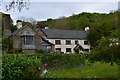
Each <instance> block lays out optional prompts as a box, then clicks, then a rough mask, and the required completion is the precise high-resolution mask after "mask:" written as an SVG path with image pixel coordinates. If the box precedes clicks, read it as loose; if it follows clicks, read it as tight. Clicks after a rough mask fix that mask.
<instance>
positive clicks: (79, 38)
mask: <svg viewBox="0 0 120 80" xmlns="http://www.w3.org/2000/svg"><path fill="white" fill-rule="evenodd" d="M46 38H47V37H46ZM47 39H80V38H47ZM80 40H87V38H86V39H80Z"/></svg>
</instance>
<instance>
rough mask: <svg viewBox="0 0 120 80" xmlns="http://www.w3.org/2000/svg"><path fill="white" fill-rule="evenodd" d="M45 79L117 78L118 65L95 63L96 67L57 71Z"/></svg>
mask: <svg viewBox="0 0 120 80" xmlns="http://www.w3.org/2000/svg"><path fill="white" fill-rule="evenodd" d="M44 77H46V78H119V77H118V65H116V64H114V66H110V64H109V63H100V62H97V63H96V66H91V65H88V64H86V65H85V66H84V67H79V68H76V67H74V68H69V69H67V68H66V69H57V70H54V71H52V72H48V73H47V74H46V75H45V76H44Z"/></svg>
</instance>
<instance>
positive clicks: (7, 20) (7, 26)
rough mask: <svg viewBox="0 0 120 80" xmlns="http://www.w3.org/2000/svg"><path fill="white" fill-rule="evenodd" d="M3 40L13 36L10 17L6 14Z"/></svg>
mask: <svg viewBox="0 0 120 80" xmlns="http://www.w3.org/2000/svg"><path fill="white" fill-rule="evenodd" d="M3 29H4V32H3V38H8V37H9V36H10V35H11V29H10V15H9V14H4V16H3Z"/></svg>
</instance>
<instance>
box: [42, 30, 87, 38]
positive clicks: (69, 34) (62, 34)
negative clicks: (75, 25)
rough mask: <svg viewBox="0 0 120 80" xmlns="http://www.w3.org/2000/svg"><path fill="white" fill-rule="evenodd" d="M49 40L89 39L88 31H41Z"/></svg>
mask: <svg viewBox="0 0 120 80" xmlns="http://www.w3.org/2000/svg"><path fill="white" fill-rule="evenodd" d="M41 31H42V32H43V33H44V34H45V35H46V37H47V38H48V39H87V32H86V31H77V30H57V29H41Z"/></svg>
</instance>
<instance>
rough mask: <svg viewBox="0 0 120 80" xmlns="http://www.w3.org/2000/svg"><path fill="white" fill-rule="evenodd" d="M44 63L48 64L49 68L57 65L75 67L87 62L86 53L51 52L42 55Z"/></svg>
mask: <svg viewBox="0 0 120 80" xmlns="http://www.w3.org/2000/svg"><path fill="white" fill-rule="evenodd" d="M42 63H43V64H48V65H47V68H48V69H50V68H56V67H63V66H67V67H73V66H74V65H76V66H78V65H81V64H85V55H84V54H49V55H43V56H42Z"/></svg>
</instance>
